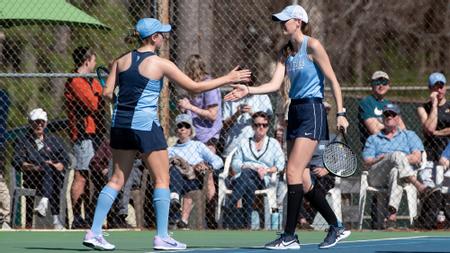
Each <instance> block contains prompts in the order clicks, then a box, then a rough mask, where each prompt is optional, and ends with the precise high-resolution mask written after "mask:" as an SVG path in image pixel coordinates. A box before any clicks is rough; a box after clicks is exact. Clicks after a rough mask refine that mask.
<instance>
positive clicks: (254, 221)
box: [251, 210, 260, 230]
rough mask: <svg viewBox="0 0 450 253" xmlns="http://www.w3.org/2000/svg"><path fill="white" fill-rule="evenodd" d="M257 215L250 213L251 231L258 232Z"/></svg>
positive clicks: (254, 212)
mask: <svg viewBox="0 0 450 253" xmlns="http://www.w3.org/2000/svg"><path fill="white" fill-rule="evenodd" d="M259 222H260V221H259V213H258V212H257V211H255V210H253V211H252V224H251V229H252V230H258V229H259V228H260V227H259Z"/></svg>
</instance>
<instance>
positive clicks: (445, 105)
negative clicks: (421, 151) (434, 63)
mask: <svg viewBox="0 0 450 253" xmlns="http://www.w3.org/2000/svg"><path fill="white" fill-rule="evenodd" d="M446 83H447V79H446V78H445V76H444V74H442V73H440V72H434V73H432V74H431V75H430V76H429V77H428V89H429V91H430V99H429V101H428V102H426V103H424V104H423V105H421V106H419V107H418V108H417V113H418V115H419V119H420V121H421V122H422V130H423V133H424V137H425V139H424V145H425V150H426V151H427V157H428V159H429V160H431V161H434V162H437V161H439V157H440V155H441V154H442V152H443V151H444V149H445V146H446V145H447V143H448V138H449V136H450V102H449V101H447V99H446V98H445V94H446V92H447V87H446Z"/></svg>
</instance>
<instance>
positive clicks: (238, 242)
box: [0, 230, 450, 253]
mask: <svg viewBox="0 0 450 253" xmlns="http://www.w3.org/2000/svg"><path fill="white" fill-rule="evenodd" d="M108 233H109V236H107V237H106V239H107V240H108V241H109V242H111V243H113V244H115V245H116V246H117V249H116V250H115V251H114V252H151V251H152V238H153V235H154V234H155V232H154V231H109V232H108ZM83 236H84V232H81V231H51V232H48V231H0V252H5V253H6V252H8V253H18V252H79V251H89V249H88V248H86V247H84V246H83V245H81V241H82V238H83ZM449 236H450V232H449V231H446V232H414V231H413V232H379V231H376V232H375V231H365V232H359V231H358V232H353V233H352V235H351V236H350V238H349V240H347V241H372V240H375V241H380V240H379V239H382V240H383V239H392V238H422V237H439V238H442V237H444V238H445V237H449ZM173 237H174V238H176V239H177V240H180V241H182V242H185V243H187V244H188V247H189V249H188V250H187V251H189V252H258V251H265V250H263V249H261V248H260V247H261V246H262V245H264V243H266V242H268V241H270V240H273V239H274V238H276V234H275V233H274V232H273V231H221V230H214V231H212V230H204V231H193V230H190V231H178V230H177V231H174V232H173ZM324 237H325V232H320V231H313V232H307V231H300V232H299V238H300V241H301V244H302V245H310V246H311V245H312V244H317V243H319V242H321V241H322V240H323V238H324ZM377 239H378V240H377ZM340 245H341V244H340ZM311 247H312V246H311ZM314 248H316V246H314ZM449 248H450V247H448V248H447V249H449ZM305 249H306V248H305ZM418 250H419V251H417V252H426V248H424V249H418ZM420 250H422V251H420ZM301 251H303V246H302V250H301ZM322 252H323V251H322ZM330 252H331V251H330ZM408 252H410V251H408Z"/></svg>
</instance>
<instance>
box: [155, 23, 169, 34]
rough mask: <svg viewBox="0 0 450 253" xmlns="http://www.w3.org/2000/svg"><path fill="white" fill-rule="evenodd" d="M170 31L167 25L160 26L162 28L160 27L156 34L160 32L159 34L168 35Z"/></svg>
mask: <svg viewBox="0 0 450 253" xmlns="http://www.w3.org/2000/svg"><path fill="white" fill-rule="evenodd" d="M170 31H172V26H171V25H168V24H167V25H162V26H161V29H159V31H158V32H161V33H168V32H170Z"/></svg>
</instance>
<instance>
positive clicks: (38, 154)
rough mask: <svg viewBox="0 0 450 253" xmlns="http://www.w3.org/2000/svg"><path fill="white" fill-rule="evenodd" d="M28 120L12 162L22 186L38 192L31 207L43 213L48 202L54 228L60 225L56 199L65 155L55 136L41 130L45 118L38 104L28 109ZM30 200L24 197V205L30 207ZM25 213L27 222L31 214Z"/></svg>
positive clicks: (59, 141) (61, 183) (29, 223)
mask: <svg viewBox="0 0 450 253" xmlns="http://www.w3.org/2000/svg"><path fill="white" fill-rule="evenodd" d="M28 120H29V123H30V131H29V132H28V133H27V134H26V136H24V138H20V139H19V140H18V141H17V143H16V145H15V147H16V148H15V153H14V159H13V166H14V167H15V169H16V170H18V171H22V173H23V174H22V176H23V184H24V187H26V188H32V189H37V195H38V196H42V198H41V200H40V201H39V204H38V205H37V206H36V208H34V211H35V213H37V214H38V215H40V216H46V213H47V208H48V207H49V206H50V210H51V213H52V215H53V225H54V228H55V229H63V228H64V227H63V225H62V224H61V221H60V219H59V202H60V192H61V189H62V186H63V181H64V173H65V168H67V166H68V165H69V155H68V153H67V151H66V148H65V146H64V144H63V143H64V142H63V141H62V140H61V139H60V138H59V137H57V136H54V135H51V134H47V133H46V132H45V129H46V127H47V121H48V118H47V113H46V112H45V111H44V110H43V109H42V108H36V109H34V110H32V111H31V112H30V113H29V114H28ZM33 201H34V200H33V199H30V198H27V202H26V208H27V209H32V208H33ZM29 213H30V214H31V212H27V217H26V223H27V224H28V225H29V226H31V224H32V218H33V217H32V216H30V215H28V214H29Z"/></svg>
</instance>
